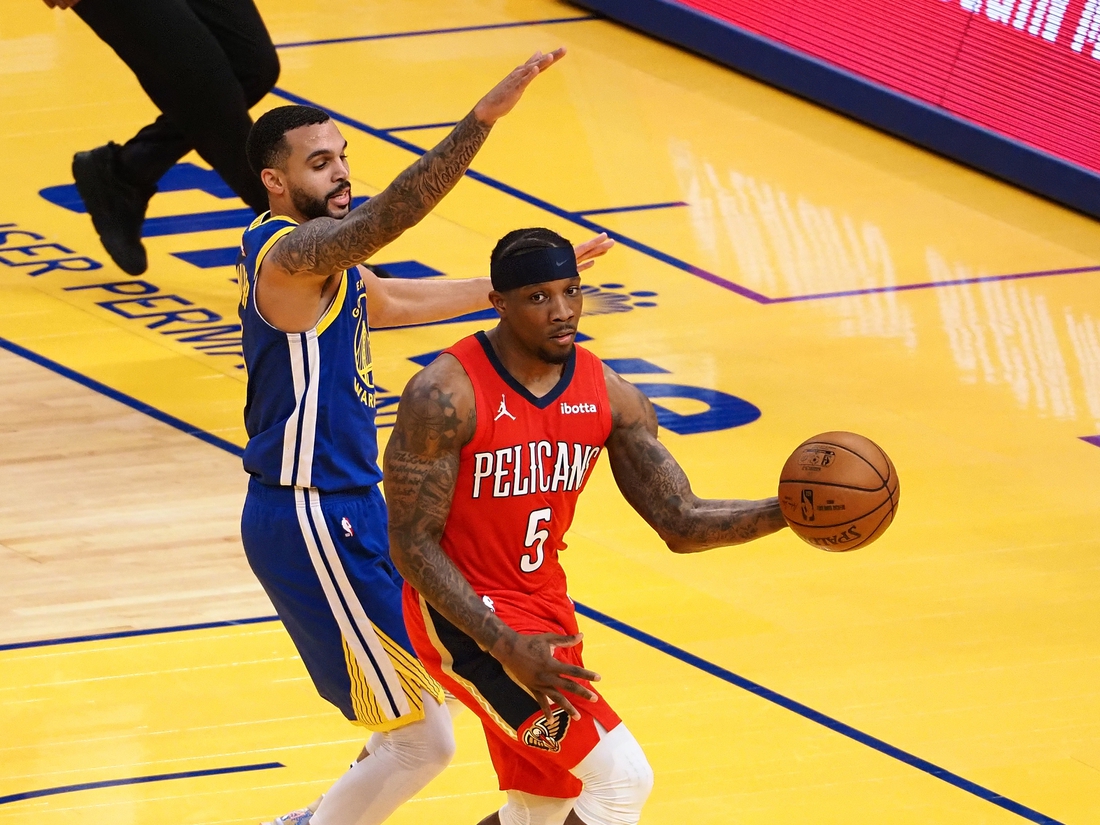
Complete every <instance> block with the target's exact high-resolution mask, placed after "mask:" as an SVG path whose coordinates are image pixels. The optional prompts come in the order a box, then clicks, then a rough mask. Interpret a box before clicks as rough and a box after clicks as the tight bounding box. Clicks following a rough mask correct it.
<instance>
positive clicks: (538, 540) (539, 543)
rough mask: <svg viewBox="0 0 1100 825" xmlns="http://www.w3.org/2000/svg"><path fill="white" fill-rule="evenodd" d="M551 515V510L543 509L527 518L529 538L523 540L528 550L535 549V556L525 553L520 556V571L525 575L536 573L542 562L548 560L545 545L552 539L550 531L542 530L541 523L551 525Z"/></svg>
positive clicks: (533, 511)
mask: <svg viewBox="0 0 1100 825" xmlns="http://www.w3.org/2000/svg"><path fill="white" fill-rule="evenodd" d="M551 515H552V514H551V512H550V508H549V507H543V508H542V509H541V510H532V511H531V515H529V516H528V517H527V536H526V537H525V538H524V540H523V546H524V547H526V548H527V549H531V548H532V547H534V548H535V555H534V556H533V557H532V555H531V554H530V553H524V554H523V555H522V556H520V559H519V569H520V570H522V571H523V572H524V573H534V572H535V571H536V570H538V569H539V568H540V567H542V562H543V560H544V559H545V558H546V554H545V552H544V551H543V545H545V544H546V540H547V539H548V538H550V531H549V530H547V529H546V528H545V527H544V528H542V529H541V530H540V529H539V523H540V522H543V521H545V522H546V523H547V524H549V523H550V516H551Z"/></svg>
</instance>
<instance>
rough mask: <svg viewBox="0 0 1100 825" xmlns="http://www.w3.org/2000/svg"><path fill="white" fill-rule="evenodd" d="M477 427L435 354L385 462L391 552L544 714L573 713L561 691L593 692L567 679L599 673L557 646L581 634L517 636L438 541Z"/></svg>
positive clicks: (458, 384) (413, 385)
mask: <svg viewBox="0 0 1100 825" xmlns="http://www.w3.org/2000/svg"><path fill="white" fill-rule="evenodd" d="M476 428H477V417H476V407H475V404H474V393H473V387H472V386H471V384H470V380H469V378H468V377H467V376H466V373H465V371H464V370H463V369H462V367H461V365H460V364H459V363H458V361H457V360H456V359H455V358H453V357H452V356H450V355H443V356H441V357H440V358H438V359H436V361H434V362H433V363H432V364H431V365H430V366H428V367H427V368H426V369H424V370H421V371H420V372H419V373H417V374H416V375H415V376H414V377H413V379H412V381H410V382H409V384H408V386H406V387H405V391H404V392H403V393H402V395H401V404H400V406H399V407H398V411H397V422H396V424H395V425H394V428H393V433H392V434H391V435H390V440H389V444H387V446H386V453H385V456H384V459H383V470H384V476H385V485H386V503H387V505H388V507H389V517H390V555H391V557H392V559H393V563H394V565H395V566H396V567H397V570H398V572H400V573H401V575H402V576H404V577H405V580H406V581H407V582H408V583H409V584H410V585H412V586H413V587H414V588H415V589H416V590H417V592H419V593H420V595H421V597H422V598H425V599H427V600H428V603H429V604H431V605H432V607H434V608H435V609H436V610H438V611H439V612H440V613H441V614H443V616H445V617H446V618H447V619H448V620H449V621H450V622H451V623H452V624H454V625H455V626H456V627H457V628H459V629H460V630H461V631H462V632H464V633H465V634H466V635H468V636H469V637H470V638H472V639H474V641H476V642H477V643H478V644H479V645H480V646H481V648H482V649H483V650H486V651H488V652H489V653H490V654H491V655H492V656H493V657H495V658H496V659H497V660H498V661H500V663H501V664H503V665H504V667H505V668H506V669H507V670H508V671H509V672H510V673H511V674H512V676H513V677H514V678H515V679H517V680H518V681H519V682H520V683H521V684H523V685H524V686H526V687H527V688H528V689H529V690H530V691H531V692H532V694H533V695H534V696H535V698H536V699H537V700H538V702H539V704H540V705H541V706H542V709H543V712H544V713H545V714H546V716H547V718H550V716H551V706H550V703H551V702H553V703H555V704H557V705H559V706H561V707H563V708H565V709H566V710H567V711H568V712H569V714H570V715H571V716H573V717H574V718H576V717H577V716H578V714H577V711H576V709H575V708H574V707H573V705H572V703H571V702H570V701H569V700H568V699H567V698H566V697H565V695H564V693H565V692H569V693H573V694H575V695H577V696H581V697H582V698H585V699H589V700H595V698H596V697H595V695H594V694H593V693H592V692H591V691H589V690H588V689H587V688H585V687H583V686H582V685H580V684H578V683H577V682H574V681H572V680H571V679H567V678H564V677H566V676H571V677H573V678H576V679H587V680H588V681H597V680H599V678H600V677H599V676H598V675H597V674H595V673H593V672H592V671H589V670H585V669H583V668H579V667H576V666H574V665H568V664H565V663H564V662H560V661H558V660H557V659H555V658H554V657H553V654H552V650H553V648H554V647H571V646H572V645H575V644H577V643H578V642H579V641H580V635H579V634H578V635H576V636H559V635H557V634H550V633H544V634H541V635H537V636H532V635H521V634H519V633H516V632H515V631H514V630H512V629H511V628H510V627H508V626H507V625H506V624H505V623H504V622H502V621H501V620H500V619H499V618H497V616H496V614H495V613H493V612H492V611H491V610H489V608H488V607H487V606H486V605H485V603H484V602H483V601H482V600H481V599H480V597H479V596H478V595H477V593H476V592H474V589H473V588H472V587H471V586H470V583H469V582H468V581H466V578H465V577H464V576H463V575H462V573H461V572H460V571H459V569H458V568H457V567H456V566H455V565H454V563H453V562H452V561H451V560H450V558H449V557H448V556H447V554H446V553H444V552H443V548H442V547H441V546H440V544H439V541H440V538H441V537H442V535H443V528H444V525H445V524H446V523H447V517H448V515H449V514H450V510H451V500H452V498H453V496H454V491H455V484H456V482H457V479H458V468H459V457H460V456H459V454H460V451H461V450H462V447H463V446H464V445H465V444H466V443H467V442H468V441H469V440H470V439H471V438H472V437H473V435H474V431H475V430H476Z"/></svg>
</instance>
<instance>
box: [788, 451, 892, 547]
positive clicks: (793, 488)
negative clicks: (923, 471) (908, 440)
mask: <svg viewBox="0 0 1100 825" xmlns="http://www.w3.org/2000/svg"><path fill="white" fill-rule="evenodd" d="M900 495H901V487H900V486H899V483H898V473H897V470H895V469H894V464H893V462H892V461H890V458H889V456H887V455H886V453H884V452H883V451H882V448H880V447H879V446H878V445H877V444H875V442H873V441H871V440H870V439H869V438H864V437H863V436H862V435H856V434H855V433H845V432H835V433H822V434H821V435H815V436H814V437H813V438H811V439H808V440H807V441H804V442H802V443H801V444H799V445H798V448H797V449H796V450H795V451H794V452H793V453H792V454H791V457H790V458H788V459H787V463H786V464H784V465H783V472H782V473H780V476H779V508H780V509H781V510H782V511H783V518H784V519H786V521H787V524H788V525H789V526H790V528H791V529H792V530H793V531H794V532H795V534H796V535H797V536H798V537H799V538H800V539H802V540H803V541H805V542H808V543H810V544H812V545H813V546H814V547H820V548H821V549H822V550H829V551H830V552H836V553H839V552H843V551H845V550H855V549H856V548H857V547H864V546H866V545H868V544H870V543H871V542H872V541H874V540H875V539H877V538H878V537H879V536H881V535H882V534H883V533H884V532H885V531H886V528H887V527H889V526H890V522H891V521H893V520H894V514H895V513H896V512H897V510H898V501H899V500H900Z"/></svg>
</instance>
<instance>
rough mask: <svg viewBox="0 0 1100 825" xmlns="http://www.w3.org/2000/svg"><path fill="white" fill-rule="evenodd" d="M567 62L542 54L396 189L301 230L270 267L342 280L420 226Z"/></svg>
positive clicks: (284, 242) (277, 250)
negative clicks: (535, 88) (492, 134)
mask: <svg viewBox="0 0 1100 825" xmlns="http://www.w3.org/2000/svg"><path fill="white" fill-rule="evenodd" d="M564 55H565V49H557V50H556V51H553V52H550V53H549V54H543V53H542V52H535V54H534V55H532V56H531V58H530V59H529V60H527V62H526V63H524V64H523V65H521V66H518V67H516V68H515V69H514V70H512V72H511V73H510V74H509V75H508V76H507V77H505V78H504V80H502V81H501V82H500V83H498V84H497V85H496V86H494V87H493V88H492V89H491V90H490V91H489V93H488V94H486V95H485V97H483V98H481V100H480V101H478V103H477V105H476V106H474V108H473V110H472V111H471V112H470V113H469V114H468V115H466V117H464V118H463V119H462V121H461V122H460V123H459V124H458V125H457V126H455V128H454V129H453V130H452V131H451V133H450V134H449V135H447V137H445V138H443V140H442V141H440V142H439V144H438V145H436V147H435V148H434V149H432V150H430V151H429V152H426V153H425V154H424V155H423V156H422V157H421V158H420V159H419V160H418V161H416V163H414V164H412V166H410V167H409V168H407V169H406V170H405V171H404V172H402V173H401V174H400V175H398V176H397V177H396V178H395V179H394V181H393V183H391V184H390V185H389V186H387V187H386V188H385V189H384V190H382V191H381V192H380V193H378V194H377V195H375V196H374V197H373V198H371V199H370V200H369V201H367V202H366V203H364V204H362V205H361V206H358V207H356V208H355V209H353V210H351V212H349V213H348V214H347V216H346V217H345V218H343V219H342V220H336V219H334V218H316V219H314V220H311V221H309V222H308V223H305V224H303V225H302V226H300V227H298V228H297V229H295V230H294V231H293V232H291V233H290V234H289V235H287V236H286V237H285V238H283V239H281V240H280V241H279V242H278V243H277V244H276V245H275V247H273V248H272V250H271V253H270V255H269V256H268V257H269V259H270V260H271V263H272V264H274V265H275V266H277V267H279V268H280V269H282V270H283V271H284V272H286V273H287V274H289V275H296V274H309V275H318V276H321V277H328V276H330V275H336V274H338V273H340V272H343V271H344V270H345V269H348V268H350V267H352V266H355V265H356V264H361V263H363V262H364V261H365V260H367V259H368V258H369V257H370V256H371V255H373V254H374V253H375V252H377V251H378V250H379V249H381V248H382V247H383V246H385V245H386V244H388V243H390V242H391V241H393V240H395V239H396V238H398V237H399V236H400V235H401V233H402V232H404V231H405V230H406V229H408V228H410V227H412V226H415V225H416V224H418V223H419V222H420V221H421V220H422V219H423V218H424V216H425V215H427V214H428V213H429V212H431V211H432V209H433V208H435V205H436V204H437V203H439V201H440V200H442V199H443V196H444V195H446V194H447V193H448V192H450V191H451V189H453V188H454V185H455V184H456V183H458V181H459V179H461V177H462V176H463V175H464V174H465V173H466V170H467V169H468V168H469V166H470V162H471V161H472V160H473V159H474V155H476V154H477V152H478V150H479V149H480V148H481V146H482V144H483V143H485V139H486V138H487V137H488V136H489V130H490V129H492V128H493V124H494V123H496V122H497V120H499V119H500V118H502V117H504V115H506V114H508V112H510V111H511V110H512V109H513V108H514V107H515V105H516V104H517V103H518V102H519V99H520V98H521V97H522V96H523V92H524V90H526V88H527V87H528V86H529V85H530V84H531V81H532V80H534V79H535V78H536V77H537V76H538V75H539V73H540V72H544V71H546V70H547V69H549V68H550V67H551V66H553V65H554V64H555V63H556V62H557V61H558V60H560V59H561V58H562V57H563V56H564Z"/></svg>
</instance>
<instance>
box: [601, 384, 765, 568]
mask: <svg viewBox="0 0 1100 825" xmlns="http://www.w3.org/2000/svg"><path fill="white" fill-rule="evenodd" d="M604 376H605V377H606V379H607V394H608V396H609V398H610V400H611V416H612V425H611V435H610V437H609V438H608V440H607V456H608V460H609V461H610V463H611V471H612V472H613V473H614V474H615V481H616V483H617V484H618V485H619V490H621V491H622V494H623V496H624V497H625V498H626V500H627V501H628V502H629V503H630V506H631V507H633V508H634V509H635V510H637V511H638V513H639V514H640V515H641V517H642V518H644V519H645V520H646V522H648V524H649V526H650V527H652V528H653V529H654V530H656V531H657V534H658V535H659V536H660V537H661V538H662V539H664V541H665V544H667V545H668V547H669V549H670V550H672V551H673V552H674V553H697V552H699V551H701V550H710V549H711V548H712V547H723V546H725V545H728V544H742V543H744V542H747V541H752V540H753V539H757V538H760V537H762V536H767V535H769V534H771V533H774V532H776V531H777V530H781V529H782V528H784V527H786V526H787V523H786V522H785V521H784V520H783V516H782V514H781V513H780V511H779V500H778V499H777V498H766V499H762V500H760V501H744V500H738V499H729V500H722V499H713V500H708V499H701V498H699V497H698V496H696V495H695V494H694V493H693V492H692V491H691V484H690V482H689V481H688V477H687V475H686V474H685V473H684V471H683V469H682V468H681V467H680V465H679V464H678V463H677V462H676V459H675V458H673V457H672V454H671V453H670V452H669V451H668V450H667V449H666V448H665V446H664V445H663V444H662V443H661V442H660V441H658V440H657V415H656V413H655V412H654V410H653V405H652V404H650V403H649V399H648V398H646V397H645V396H644V395H642V393H641V391H640V390H638V389H637V387H635V386H633V385H632V384H629V383H628V382H626V381H625V380H623V379H622V378H620V377H619V376H618V375H617V374H616V373H615V372H613V371H612V370H611V369H609V368H607V367H604Z"/></svg>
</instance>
